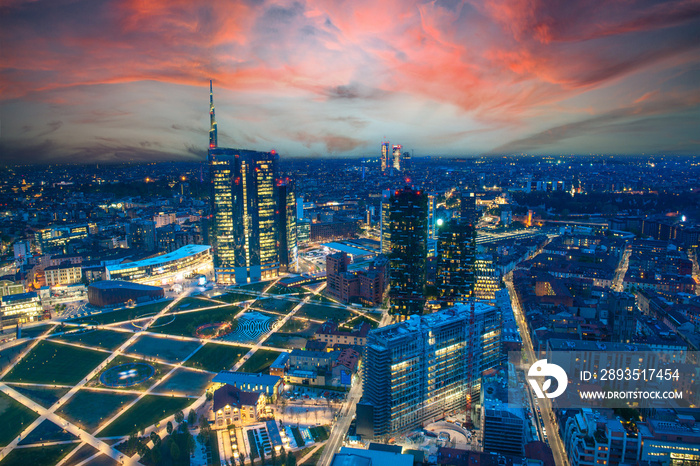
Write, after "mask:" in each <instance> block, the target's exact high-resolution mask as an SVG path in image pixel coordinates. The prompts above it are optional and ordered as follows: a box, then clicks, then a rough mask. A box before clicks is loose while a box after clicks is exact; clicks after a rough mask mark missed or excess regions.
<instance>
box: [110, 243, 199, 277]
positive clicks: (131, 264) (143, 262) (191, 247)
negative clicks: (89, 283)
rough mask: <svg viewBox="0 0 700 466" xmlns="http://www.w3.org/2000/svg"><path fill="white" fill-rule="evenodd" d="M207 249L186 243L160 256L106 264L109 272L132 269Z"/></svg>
mask: <svg viewBox="0 0 700 466" xmlns="http://www.w3.org/2000/svg"><path fill="white" fill-rule="evenodd" d="M209 249H211V246H207V245H203V244H188V245H187V246H183V247H181V248H180V249H178V250H176V251H173V252H169V253H167V254H162V255H160V256H155V257H149V258H148V259H143V260H139V261H135V262H127V263H124V264H117V265H108V266H107V270H108V271H110V272H116V271H119V270H125V269H132V268H136V267H147V266H156V265H160V264H165V263H167V262H174V261H178V260H181V259H185V258H186V257H190V256H193V255H195V254H199V253H201V252H205V251H208V250H209Z"/></svg>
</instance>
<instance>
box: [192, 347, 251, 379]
mask: <svg viewBox="0 0 700 466" xmlns="http://www.w3.org/2000/svg"><path fill="white" fill-rule="evenodd" d="M248 351H249V349H248V348H246V347H243V346H231V345H220V344H217V343H207V344H206V345H204V346H203V347H201V348H199V350H198V351H197V352H196V353H194V355H192V357H191V358H190V359H188V360H187V361H186V362H185V365H186V366H190V367H196V368H198V369H204V370H207V371H211V372H219V371H224V370H227V369H230V368H231V367H233V365H234V364H236V363H237V362H238V360H239V359H241V357H242V356H243V355H244V354H246V353H247V352H248Z"/></svg>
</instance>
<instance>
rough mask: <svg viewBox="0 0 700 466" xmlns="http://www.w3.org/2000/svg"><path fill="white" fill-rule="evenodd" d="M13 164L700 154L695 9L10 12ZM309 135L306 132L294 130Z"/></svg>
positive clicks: (219, 6) (19, 7)
mask: <svg viewBox="0 0 700 466" xmlns="http://www.w3.org/2000/svg"><path fill="white" fill-rule="evenodd" d="M0 9H1V10H2V11H3V15H2V17H3V20H2V26H3V27H2V28H0V30H2V32H0V38H1V39H2V41H3V44H5V45H6V47H4V57H3V63H2V65H0V76H2V79H1V80H0V83H1V84H0V89H2V92H1V94H2V97H1V98H0V108H1V109H2V117H3V118H2V123H3V125H2V133H0V163H16V162H22V163H27V162H58V163H60V162H76V161H77V162H93V161H96V162H105V161H129V160H143V161H151V160H154V161H155V160H166V159H175V160H204V159H205V157H206V148H207V138H208V137H207V132H208V130H209V126H210V125H209V122H208V121H207V118H206V111H207V108H206V104H207V102H206V100H205V99H206V98H207V89H206V86H207V84H208V80H209V79H212V80H213V85H214V93H215V98H216V106H217V107H218V113H217V123H219V126H221V131H219V134H218V138H219V145H220V146H223V147H237V148H246V149H251V150H258V151H269V150H272V149H275V150H277V151H278V152H279V153H280V154H281V155H282V156H285V157H286V156H291V157H304V156H311V157H323V156H357V157H360V156H368V157H376V158H379V153H380V150H379V149H380V144H381V142H382V141H383V140H387V141H389V142H390V143H391V144H392V145H397V144H400V145H402V146H403V148H404V150H411V151H413V152H414V155H417V156H423V155H446V156H451V155H452V156H460V155H481V154H487V155H488V154H520V153H529V154H564V153H565V154H570V153H576V154H589V153H616V154H635V153H646V154H651V153H656V154H659V153H660V154H685V155H689V154H696V153H697V151H698V146H700V140H698V138H697V136H696V135H695V132H696V129H697V127H698V122H699V116H700V115H699V112H698V109H699V108H700V97H699V95H700V93H699V92H698V84H697V83H698V82H700V79H698V71H700V67H698V64H699V63H700V56H699V54H698V44H700V41H699V40H698V38H699V34H700V33H698V31H700V28H699V27H698V23H699V22H700V7H699V6H698V3H697V2H696V1H679V2H666V3H659V4H655V3H652V2H633V3H626V4H603V5H588V4H586V3H584V2H577V3H575V4H566V5H557V6H554V5H549V4H546V3H543V2H529V3H519V2H514V1H500V2H490V3H487V4H481V3H479V2H471V3H470V2H457V1H440V2H437V1H436V2H430V3H425V2H416V3H406V2H401V3H399V2H396V3H385V2H383V3H382V4H381V5H372V4H371V3H370V2H366V3H365V2H359V3H357V2H355V3H353V4H352V6H351V5H348V4H341V3H339V2H330V3H322V2H314V1H309V2H303V3H301V2H295V3H293V4H286V3H281V4H266V3H261V4H256V5H253V4H245V3H243V2H217V3H215V4H208V5H198V6H193V5H190V4H189V3H187V2H183V3H172V2H168V3H165V2H163V3H159V2H152V3H149V4H142V3H131V2H126V3H120V4H118V5H117V4H112V3H109V2H82V1H76V2H51V3H48V2H42V1H37V2H31V3H23V2H14V1H9V2H3V6H2V7H0ZM290 122H293V124H290Z"/></svg>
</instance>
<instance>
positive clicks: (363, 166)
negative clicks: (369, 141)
mask: <svg viewBox="0 0 700 466" xmlns="http://www.w3.org/2000/svg"><path fill="white" fill-rule="evenodd" d="M362 181H365V159H364V158H363V159H362Z"/></svg>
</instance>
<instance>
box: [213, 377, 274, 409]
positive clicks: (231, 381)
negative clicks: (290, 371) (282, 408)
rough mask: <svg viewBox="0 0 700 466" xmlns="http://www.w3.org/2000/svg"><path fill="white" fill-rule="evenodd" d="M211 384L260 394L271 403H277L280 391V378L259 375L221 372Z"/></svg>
mask: <svg viewBox="0 0 700 466" xmlns="http://www.w3.org/2000/svg"><path fill="white" fill-rule="evenodd" d="M212 383H214V384H218V386H224V385H231V386H234V387H238V388H240V389H242V390H245V391H248V392H255V393H260V394H262V395H264V396H265V397H266V398H267V399H268V400H269V401H270V402H271V403H274V402H275V401H277V397H278V396H279V394H280V391H281V390H282V377H279V376H276V375H266V374H259V373H255V374H251V373H248V372H232V371H221V372H219V373H218V374H216V375H215V376H214V378H213V379H212Z"/></svg>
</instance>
